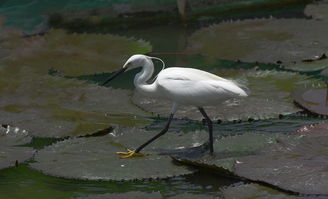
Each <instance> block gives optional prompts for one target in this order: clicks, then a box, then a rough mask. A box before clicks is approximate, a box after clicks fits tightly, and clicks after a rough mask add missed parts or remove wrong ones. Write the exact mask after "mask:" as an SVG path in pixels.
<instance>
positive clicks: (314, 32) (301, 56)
mask: <svg viewBox="0 0 328 199" xmlns="http://www.w3.org/2000/svg"><path fill="white" fill-rule="evenodd" d="M326 26H327V21H315V20H306V19H275V18H271V19H252V20H242V21H230V22H223V23H220V24H217V25H212V26H210V27H207V28H203V29H201V30H198V31H196V32H195V33H193V34H192V35H191V37H190V38H189V48H188V49H189V50H191V51H194V52H199V53H202V54H203V55H208V56H211V57H214V58H220V59H229V60H241V61H246V62H263V63H279V64H281V65H282V66H285V65H286V66H287V67H293V68H297V65H298V64H300V65H301V66H300V67H305V66H304V65H305V64H304V63H302V60H308V59H315V58H318V57H321V56H322V55H323V54H324V53H326V52H327V51H328V42H327V40H326V37H325V35H327V34H328V30H327V28H325V27H326ZM306 68H307V67H306ZM301 70H302V69H301ZM303 70H304V69H303ZM307 70H309V69H307Z"/></svg>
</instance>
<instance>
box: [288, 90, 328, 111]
mask: <svg viewBox="0 0 328 199" xmlns="http://www.w3.org/2000/svg"><path fill="white" fill-rule="evenodd" d="M327 92H328V91H327V89H326V88H307V89H306V88H301V89H296V90H295V91H294V92H293V94H292V96H293V99H294V101H295V102H296V103H297V104H298V105H300V106H301V107H302V108H304V109H305V110H307V111H309V112H311V113H314V114H318V115H325V116H327V115H328V101H327V99H328V98H327Z"/></svg>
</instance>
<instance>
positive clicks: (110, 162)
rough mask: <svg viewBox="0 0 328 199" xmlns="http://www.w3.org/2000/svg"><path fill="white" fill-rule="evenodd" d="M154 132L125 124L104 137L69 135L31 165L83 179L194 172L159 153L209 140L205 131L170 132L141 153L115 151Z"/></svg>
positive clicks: (51, 173) (130, 146)
mask: <svg viewBox="0 0 328 199" xmlns="http://www.w3.org/2000/svg"><path fill="white" fill-rule="evenodd" d="M155 133H157V132H154V131H144V130H140V129H138V128H124V127H123V128H117V129H115V130H114V131H113V132H112V133H110V134H107V135H105V136H101V137H82V138H72V139H67V140H64V141H62V142H57V143H56V144H53V145H51V146H48V147H46V148H44V149H42V150H40V151H39V152H38V153H37V154H36V156H35V158H34V160H35V161H36V162H35V163H31V164H30V166H31V167H32V168H33V169H37V170H39V171H41V172H43V173H46V174H49V175H52V176H58V177H64V178H73V179H83V180H109V181H113V180H115V181H122V180H142V179H158V178H168V177H173V176H178V175H186V174H191V173H193V172H194V171H195V170H194V169H192V168H189V167H186V166H182V165H179V164H176V163H174V162H173V161H172V159H171V158H170V157H169V156H168V155H159V154H160V153H162V152H166V151H168V150H175V151H176V152H178V151H179V150H182V151H183V149H185V148H187V147H188V148H189V147H197V146H201V145H202V144H204V142H206V141H205V139H206V138H205V137H207V136H206V135H207V133H206V132H197V131H196V132H190V133H188V134H186V133H176V132H169V133H167V134H166V135H165V136H162V137H161V138H159V139H158V140H157V141H155V142H154V144H151V145H149V147H146V148H145V150H144V156H142V157H135V158H130V159H120V157H119V156H118V155H117V154H115V152H118V151H125V150H126V148H130V149H135V148H136V147H138V146H139V145H140V144H142V143H144V142H145V141H146V140H148V139H150V138H151V137H153V136H154V135H155ZM204 135H205V136H204ZM204 138H205V139H204Z"/></svg>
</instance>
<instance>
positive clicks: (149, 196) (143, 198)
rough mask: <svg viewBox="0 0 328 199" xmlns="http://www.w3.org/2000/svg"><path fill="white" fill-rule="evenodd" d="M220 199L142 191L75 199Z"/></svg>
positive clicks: (216, 198)
mask: <svg viewBox="0 0 328 199" xmlns="http://www.w3.org/2000/svg"><path fill="white" fill-rule="evenodd" d="M164 198H167V199H218V198H219V197H215V196H213V195H201V194H188V193H184V194H179V195H176V196H173V197H164V196H162V195H161V194H160V193H159V192H152V193H145V192H140V191H131V192H126V193H107V194H95V195H88V196H82V197H79V198H75V199H164Z"/></svg>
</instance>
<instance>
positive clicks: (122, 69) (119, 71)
mask: <svg viewBox="0 0 328 199" xmlns="http://www.w3.org/2000/svg"><path fill="white" fill-rule="evenodd" d="M126 69H128V68H127V67H124V68H121V69H119V70H118V71H116V72H115V73H114V74H113V75H112V76H110V77H109V78H108V79H106V81H104V83H102V84H101V85H102V86H104V85H105V84H107V83H108V82H109V81H111V80H112V79H114V78H115V77H117V76H119V75H120V74H121V73H124V71H126Z"/></svg>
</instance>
